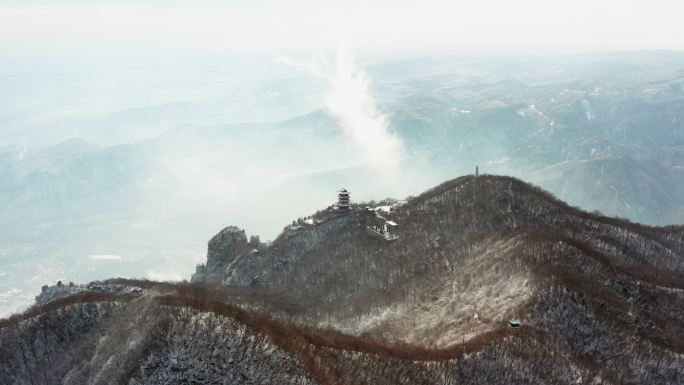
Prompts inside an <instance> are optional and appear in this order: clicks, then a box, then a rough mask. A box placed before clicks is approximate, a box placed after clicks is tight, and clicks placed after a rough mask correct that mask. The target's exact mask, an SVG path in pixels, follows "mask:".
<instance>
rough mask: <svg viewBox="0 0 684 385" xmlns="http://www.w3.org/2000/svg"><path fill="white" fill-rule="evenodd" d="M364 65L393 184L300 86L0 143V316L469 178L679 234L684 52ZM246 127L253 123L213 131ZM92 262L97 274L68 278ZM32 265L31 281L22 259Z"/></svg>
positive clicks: (255, 86) (268, 85)
mask: <svg viewBox="0 0 684 385" xmlns="http://www.w3.org/2000/svg"><path fill="white" fill-rule="evenodd" d="M367 70H368V73H369V76H370V78H371V80H372V89H373V91H374V96H375V98H376V99H377V102H378V107H379V109H380V110H381V111H382V112H383V113H385V114H386V115H387V116H388V118H389V122H390V127H389V129H390V131H391V132H393V133H395V134H396V135H397V136H398V137H399V138H400V139H401V141H402V143H403V147H404V154H403V158H402V160H401V165H402V175H401V176H400V177H399V178H395V179H394V180H392V181H388V180H384V179H382V178H379V177H378V175H377V173H374V172H372V170H369V169H368V168H367V167H365V165H364V164H363V163H362V159H360V158H359V157H358V156H357V155H358V154H357V153H356V152H355V149H354V148H353V146H351V145H350V144H349V143H348V141H347V140H346V138H345V136H344V134H343V133H342V132H341V129H340V127H339V125H338V123H337V121H336V120H335V119H334V118H332V117H331V116H329V114H328V113H327V112H326V110H324V109H321V108H317V107H316V106H317V105H319V104H320V101H319V102H316V101H315V100H319V99H320V97H321V95H322V94H323V93H324V90H322V89H321V86H320V85H316V84H315V82H312V80H311V79H310V78H307V79H304V78H287V79H281V80H278V81H268V82H262V83H250V84H247V85H241V86H240V87H235V88H230V87H229V89H228V90H226V91H225V93H224V94H221V93H219V92H218V91H216V90H214V91H212V92H215V93H216V95H217V96H216V98H215V100H213V102H206V100H207V99H205V100H204V102H206V103H207V104H203V102H198V101H192V102H184V101H179V102H169V103H162V104H155V105H150V106H147V107H141V108H138V109H129V110H124V111H120V112H114V113H110V114H100V115H87V116H74V117H70V118H65V119H61V120H59V121H57V122H54V124H48V125H46V126H40V127H36V128H34V129H33V130H29V131H22V132H14V133H12V134H6V133H3V136H2V137H3V138H4V143H6V145H5V146H4V147H0V177H1V178H0V244H2V248H1V249H0V277H4V279H2V280H0V311H2V313H0V314H7V313H8V312H10V311H12V310H14V309H17V308H19V307H20V306H21V304H26V303H27V301H28V300H29V299H30V298H32V296H33V290H35V287H37V286H39V285H40V283H42V282H44V281H46V280H49V281H53V280H55V279H65V280H67V279H68V280H72V279H74V280H78V279H87V280H90V279H94V278H103V277H105V276H107V275H106V274H109V273H107V272H106V271H104V270H105V268H104V265H101V264H100V263H101V261H98V262H97V263H96V264H93V263H94V262H93V261H91V260H90V259H89V256H91V255H101V254H105V255H109V254H115V255H123V256H127V255H129V256H131V257H127V258H123V259H122V261H123V262H117V263H114V262H113V261H109V262H107V265H106V266H107V267H106V270H109V271H111V269H114V271H116V272H117V273H118V274H120V275H125V276H133V275H136V274H137V275H138V276H139V275H147V276H149V274H157V276H158V274H162V273H164V274H167V272H166V271H165V272H160V271H157V270H156V269H157V268H159V267H163V266H166V265H167V264H168V263H166V262H165V263H159V260H158V259H155V260H154V262H152V260H151V259H150V258H151V256H152V255H155V256H156V257H155V258H162V255H164V256H165V257H164V258H171V257H170V256H169V255H171V254H173V255H178V254H176V253H180V254H181V255H184V254H187V253H192V255H193V256H194V257H193V258H188V259H179V260H176V262H175V264H174V268H173V270H174V271H182V274H183V275H187V274H189V273H190V272H191V270H192V268H193V265H194V263H195V262H196V261H197V260H198V259H199V258H200V255H199V254H198V252H197V245H199V244H201V243H202V242H203V241H204V238H205V237H206V234H208V233H211V232H212V231H214V229H216V228H217V227H220V226H222V224H223V223H225V222H226V221H235V222H240V223H243V226H244V227H246V228H247V229H248V230H250V231H255V232H259V233H260V234H262V236H263V237H264V239H272V238H273V237H275V236H276V235H277V234H278V231H279V230H280V228H281V227H282V225H283V224H284V223H289V222H290V221H292V219H294V218H297V217H300V216H303V215H306V214H307V213H308V212H310V211H311V210H315V209H316V208H318V207H324V206H326V205H328V204H330V202H331V201H332V200H333V199H334V192H335V191H336V190H337V189H339V188H340V187H341V186H344V187H347V188H349V189H350V190H351V191H352V199H353V200H354V199H358V200H370V199H377V198H378V197H383V198H385V197H394V198H403V197H406V196H409V195H415V194H417V193H419V192H420V191H422V190H424V189H425V188H428V187H429V186H431V185H433V184H436V183H438V182H439V181H442V180H445V179H450V178H453V177H454V176H457V175H464V174H470V173H472V172H473V170H474V169H475V166H476V165H477V166H479V168H480V170H481V172H482V173H485V174H486V173H489V174H506V175H512V176H516V177H519V178H521V179H524V180H526V181H529V182H532V183H534V184H537V185H539V186H541V187H543V188H545V189H547V190H549V191H550V192H552V193H554V194H555V195H557V196H558V197H559V198H561V199H563V200H565V201H567V202H568V203H569V204H571V205H573V206H578V207H580V208H582V209H585V210H588V211H594V210H598V211H599V212H601V213H602V214H603V215H608V216H617V217H622V218H626V219H629V220H631V221H635V222H640V223H645V224H651V225H667V224H678V223H684V90H683V89H682V87H683V86H684V55H683V54H680V53H672V52H637V53H620V54H617V53H616V54H594V55H574V56H557V57H531V56H530V57H490V58H468V57H453V58H437V59H435V58H419V59H415V60H408V61H401V62H394V63H386V64H381V65H376V66H372V67H370V68H368V69H367ZM250 87H251V88H250ZM317 98H318V99H317ZM209 100H211V99H209ZM256 104H258V105H261V106H262V107H263V109H264V110H272V112H273V113H272V114H267V113H265V112H264V113H261V114H260V113H259V111H262V110H260V109H258V108H251V107H249V106H252V107H254V105H256ZM276 106H279V107H278V108H276ZM305 111H309V112H308V113H303V112H305ZM294 112H296V114H295V115H296V116H294V117H293V116H292V113H294ZM238 117H240V118H244V119H251V120H253V121H254V122H252V123H233V124H208V123H215V122H220V121H222V119H233V118H235V119H237V118H238ZM286 117H287V118H286ZM174 122H175V123H174ZM15 134H16V135H15ZM65 135H66V136H72V135H74V136H77V138H72V139H68V140H66V141H63V139H64V136H65ZM22 137H24V138H29V139H26V140H28V142H26V141H24V142H22V141H21V140H20V139H21V138H22ZM78 137H82V138H78ZM59 138H61V139H59ZM58 139H59V140H58ZM13 140H14V141H13ZM122 141H128V143H120V142H122ZM115 143H118V144H115ZM47 144H50V145H47ZM86 235H87V236H86ZM148 257H149V258H148ZM84 259H86V260H87V261H88V266H89V269H90V268H92V270H88V271H91V273H84V271H83V270H81V269H79V270H78V271H76V270H75V267H76V266H79V263H84ZM148 259H149V260H150V262H149V263H150V265H149V266H151V267H150V269H149V271H148V270H147V269H146V271H145V273H140V272H139V270H138V269H137V268H136V266H137V264H138V263H140V261H142V260H148ZM38 260H40V261H41V266H44V269H42V270H41V271H40V272H39V273H36V272H35V269H34V268H33V267H31V264H27V263H26V261H38ZM164 260H165V261H168V259H164ZM126 261H128V262H126ZM124 262H126V263H124ZM129 263H130V264H129ZM124 265H125V266H126V267H125V268H124V267H123V266H124ZM115 266H121V267H120V268H116V267H115ZM9 271H12V275H11V276H10V275H9V274H5V275H3V274H2V273H8V272H9ZM148 273H149V274H148ZM88 274H91V275H88ZM173 276H175V277H177V276H178V274H177V273H174V274H173ZM72 277H73V278H72ZM81 277H87V278H81ZM17 293H20V294H17ZM18 298H21V299H18Z"/></svg>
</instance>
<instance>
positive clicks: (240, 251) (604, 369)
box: [0, 176, 684, 385]
mask: <svg viewBox="0 0 684 385" xmlns="http://www.w3.org/2000/svg"><path fill="white" fill-rule="evenodd" d="M366 206H371V207H370V208H372V205H371V204H370V203H369V202H357V204H355V205H354V206H353V207H352V208H351V209H350V210H347V211H341V210H337V209H335V208H334V207H328V208H321V210H319V211H317V212H315V213H313V214H312V215H310V216H307V217H306V218H302V219H301V220H299V221H295V222H294V223H293V224H291V225H289V226H287V227H286V228H285V229H284V230H283V232H282V233H281V234H280V235H279V236H278V237H277V238H276V239H275V240H274V241H272V242H269V243H265V242H262V241H260V239H259V238H258V237H256V236H250V237H248V235H247V233H246V232H245V231H244V230H242V229H240V228H238V227H235V226H229V227H227V228H225V229H224V230H222V231H221V232H219V233H218V234H217V235H216V236H215V237H213V238H212V239H211V240H210V241H209V247H208V253H207V260H206V264H203V265H200V266H198V268H197V271H196V273H195V275H194V276H193V281H194V283H193V284H188V283H160V282H152V281H135V280H123V279H112V280H106V281H101V282H93V283H91V284H89V285H73V286H70V285H66V284H58V285H57V286H51V287H47V286H46V287H44V288H43V291H42V293H41V294H40V295H39V296H38V297H37V300H38V302H39V303H40V305H37V306H34V307H32V308H31V309H29V310H28V311H26V312H24V313H23V314H18V315H15V316H13V317H11V318H9V319H5V320H1V321H0V358H1V359H0V371H2V373H3V374H4V375H3V376H2V379H4V380H5V381H9V383H13V384H30V383H38V382H45V383H64V384H72V383H73V384H77V383H78V384H80V383H98V382H100V381H102V382H115V383H126V384H162V383H164V384H168V383H179V384H180V383H193V382H194V383H223V382H226V381H228V382H230V383H235V384H249V383H279V384H415V383H423V384H483V383H497V384H499V383H506V384H548V383H559V384H577V383H582V384H591V383H599V382H600V383H607V384H622V383H640V384H641V383H644V384H645V383H648V384H672V385H674V384H679V383H681V382H682V380H684V359H683V358H682V357H683V355H682V353H683V352H684V340H682V336H681V330H682V327H684V318H683V317H682V312H681V311H680V309H681V308H682V306H684V296H682V293H684V285H683V282H684V228H683V227H682V226H669V227H650V226H646V225H640V224H635V223H632V222H629V221H625V220H620V219H615V218H610V217H605V216H601V215H598V214H592V213H588V212H585V211H581V210H578V209H575V208H572V207H571V206H568V205H567V204H565V203H563V202H561V201H559V200H558V199H556V198H555V197H553V196H552V195H551V194H549V193H547V192H545V191H543V190H541V189H539V188H537V187H534V186H532V185H529V184H527V183H524V182H522V181H520V180H518V179H515V178H511V177H499V176H479V177H475V176H464V177H460V178H458V179H455V180H451V181H448V182H445V183H443V184H441V185H439V186H436V187H434V188H432V189H430V190H428V191H426V192H424V193H422V194H419V195H417V196H415V197H413V198H411V199H409V200H408V201H407V202H406V203H405V204H402V205H398V206H396V207H394V210H391V212H390V213H386V212H383V213H382V216H383V218H380V217H378V216H377V215H378V214H377V213H376V212H374V211H372V210H369V209H368V208H367V207H366ZM377 220H382V221H384V220H392V221H394V222H396V223H397V224H398V226H396V228H395V230H394V232H395V233H394V234H395V235H398V239H395V240H392V241H388V240H387V239H384V238H382V237H379V236H377V234H376V233H373V232H372V231H369V228H368V226H372V225H374V224H375V223H376V221H377Z"/></svg>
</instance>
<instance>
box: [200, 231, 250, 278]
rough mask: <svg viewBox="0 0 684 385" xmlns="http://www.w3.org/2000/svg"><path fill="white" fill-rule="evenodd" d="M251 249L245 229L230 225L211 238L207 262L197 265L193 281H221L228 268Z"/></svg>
mask: <svg viewBox="0 0 684 385" xmlns="http://www.w3.org/2000/svg"><path fill="white" fill-rule="evenodd" d="M249 251H250V249H249V243H248V242H247V235H246V234H245V230H242V229H240V228H238V227H236V226H228V227H226V228H225V229H223V230H221V232H219V233H218V234H216V235H215V236H214V237H213V238H211V240H209V246H208V250H207V264H206V265H199V266H197V270H196V272H195V274H194V275H193V276H192V281H193V282H204V283H210V284H211V283H221V282H222V281H223V279H224V278H225V275H226V269H227V268H228V267H229V266H230V265H231V264H232V263H233V262H234V261H235V260H236V259H238V258H241V257H242V256H244V255H245V254H246V253H248V252H249Z"/></svg>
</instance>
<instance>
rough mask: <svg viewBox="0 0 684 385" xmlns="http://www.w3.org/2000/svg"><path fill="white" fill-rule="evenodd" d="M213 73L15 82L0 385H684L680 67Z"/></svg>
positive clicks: (6, 185) (0, 288)
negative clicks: (122, 90)
mask: <svg viewBox="0 0 684 385" xmlns="http://www.w3.org/2000/svg"><path fill="white" fill-rule="evenodd" d="M321 60H322V61H321ZM183 63H184V62H183ZM221 63H223V64H225V66H226V67H225V68H222V67H221V66H220V65H216V66H215V67H208V66H207V67H206V68H205V67H201V66H206V65H207V64H206V62H201V63H200V61H199V60H198V62H196V63H195V62H190V63H189V64H188V65H187V67H188V68H187V69H185V68H183V69H179V70H178V71H179V73H177V74H166V73H163V71H160V74H159V76H158V77H155V79H156V83H155V84H154V87H152V86H150V87H145V86H144V84H146V83H145V82H144V79H147V78H149V77H151V76H152V74H153V72H154V70H155V69H154V66H151V68H147V67H144V66H145V63H142V64H141V67H140V68H131V69H129V70H127V71H128V72H127V71H123V70H121V71H118V72H117V71H113V72H112V73H111V78H107V80H106V81H104V80H102V81H100V80H99V79H100V77H101V75H102V73H101V72H97V71H95V73H93V74H87V73H85V74H83V75H78V76H76V72H75V71H76V69H73V68H71V67H69V66H68V65H65V66H64V67H60V66H55V68H51V69H50V71H49V74H48V75H49V76H48V75H46V73H47V72H46V71H47V70H45V71H43V70H41V69H40V68H38V69H37V68H33V67H30V66H27V67H22V66H21V63H14V64H12V65H9V64H8V65H6V66H4V67H2V66H0V85H3V87H0V97H2V98H4V99H7V100H8V102H7V103H2V105H0V126H2V129H1V130H0V316H2V317H7V318H4V319H1V320H0V384H110V383H111V384H115V383H116V384H375V385H381V384H388V385H389V384H453V385H456V384H485V383H492V384H495V383H501V384H504V383H505V384H550V383H554V384H555V383H559V384H560V383H562V384H673V385H674V384H682V383H684V339H683V337H682V336H683V335H684V312H683V311H682V309H684V227H682V225H681V224H682V223H684V53H680V52H674V51H634V52H620V53H617V52H616V53H592V54H572V55H570V54H568V55H537V56H533V55H522V54H521V55H506V56H503V55H502V56H486V55H482V56H429V57H418V58H411V59H401V60H392V61H375V62H373V63H363V62H360V61H359V60H357V59H356V58H355V57H354V55H352V54H351V53H349V52H345V51H344V50H339V51H337V52H336V53H335V55H333V56H331V57H328V58H326V59H315V60H312V61H311V62H308V61H306V62H301V61H298V60H295V59H291V58H288V57H284V58H279V59H278V60H275V61H274V62H273V63H271V64H269V66H268V68H266V69H264V68H255V67H256V66H254V65H251V64H250V63H243V64H244V66H245V68H250V69H251V70H253V73H251V74H250V76H244V77H231V74H232V73H233V72H235V66H236V65H237V64H234V63H233V62H232V59H231V58H227V59H225V61H222V62H221ZM231 63H233V64H231ZM179 65H180V64H179ZM103 66H104V65H103ZM198 66H199V67H201V68H202V70H201V71H197V70H196V69H197V68H198ZM104 68H106V67H103V69H102V71H104ZM70 71H74V72H70ZM172 75H173V76H172ZM181 75H182V76H181ZM71 77H73V78H74V79H76V80H74V81H73V82H70V81H67V80H65V79H70V78H71ZM51 79H52V80H51ZM55 79H59V80H55ZM51 81H52V83H51ZM119 83H124V84H136V85H137V86H136V87H140V88H139V89H136V91H135V92H134V93H133V95H132V96H131V97H132V98H133V99H131V101H133V100H134V102H131V103H130V104H128V105H127V104H126V103H125V102H124V101H125V100H127V99H126V97H127V96H126V95H120V94H117V93H116V92H115V91H116V90H117V84H119ZM41 87H46V88H49V89H50V91H49V93H48V92H47V91H45V90H43V89H42V88H41ZM16 95H20V96H21V97H20V98H19V97H13V96H16ZM87 95H93V96H92V97H90V98H89V97H88V96H87ZM39 96H40V97H39ZM22 101H23V102H22ZM29 101H30V102H29ZM22 103H23V104H22ZM77 106H80V107H79V108H83V109H84V111H83V112H81V111H79V109H78V108H77ZM84 106H87V108H86V107H84ZM341 189H344V190H341ZM207 241H208V249H207Z"/></svg>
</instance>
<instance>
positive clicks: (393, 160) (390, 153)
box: [279, 44, 403, 177]
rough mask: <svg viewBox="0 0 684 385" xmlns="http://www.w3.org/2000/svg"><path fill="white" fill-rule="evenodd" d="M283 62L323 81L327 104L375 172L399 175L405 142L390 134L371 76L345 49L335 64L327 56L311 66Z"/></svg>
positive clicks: (339, 54) (313, 62) (339, 46)
mask: <svg viewBox="0 0 684 385" xmlns="http://www.w3.org/2000/svg"><path fill="white" fill-rule="evenodd" d="M279 61H280V62H282V63H286V64H289V65H293V66H296V67H299V68H304V69H306V70H308V71H309V72H311V73H313V74H314V75H316V76H318V77H320V78H321V79H323V80H324V81H325V82H326V83H327V85H328V90H327V93H326V95H325V98H324V100H323V102H324V106H325V108H326V109H327V111H328V112H329V114H330V115H331V116H332V117H333V118H335V119H336V120H337V121H338V123H339V125H340V127H341V128H342V130H343V131H344V135H345V137H346V138H347V140H348V141H349V143H350V144H351V146H352V148H353V149H354V150H355V151H356V152H358V153H359V155H360V156H361V159H362V161H363V162H364V164H365V165H366V166H369V167H370V168H371V170H372V171H375V172H380V173H382V174H383V175H385V176H387V177H394V176H397V175H398V172H399V167H400V162H401V158H402V154H403V146H402V143H401V140H400V139H399V138H398V137H397V136H396V135H394V134H393V133H392V132H390V130H389V123H390V122H389V119H388V117H387V115H385V114H383V113H382V112H381V111H380V110H379V109H378V107H377V105H376V102H375V98H374V97H373V95H372V93H371V88H370V86H371V84H370V79H369V77H368V74H367V73H366V72H365V71H364V70H363V69H361V68H359V67H358V66H357V64H356V62H355V59H354V56H353V55H352V54H350V52H349V50H347V49H346V47H345V45H343V44H338V47H337V51H336V55H335V60H334V63H333V64H332V65H331V63H330V62H329V61H328V58H327V57H326V56H325V55H320V56H319V57H318V59H317V60H315V61H312V62H310V63H298V62H295V61H293V60H291V59H288V58H279Z"/></svg>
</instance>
